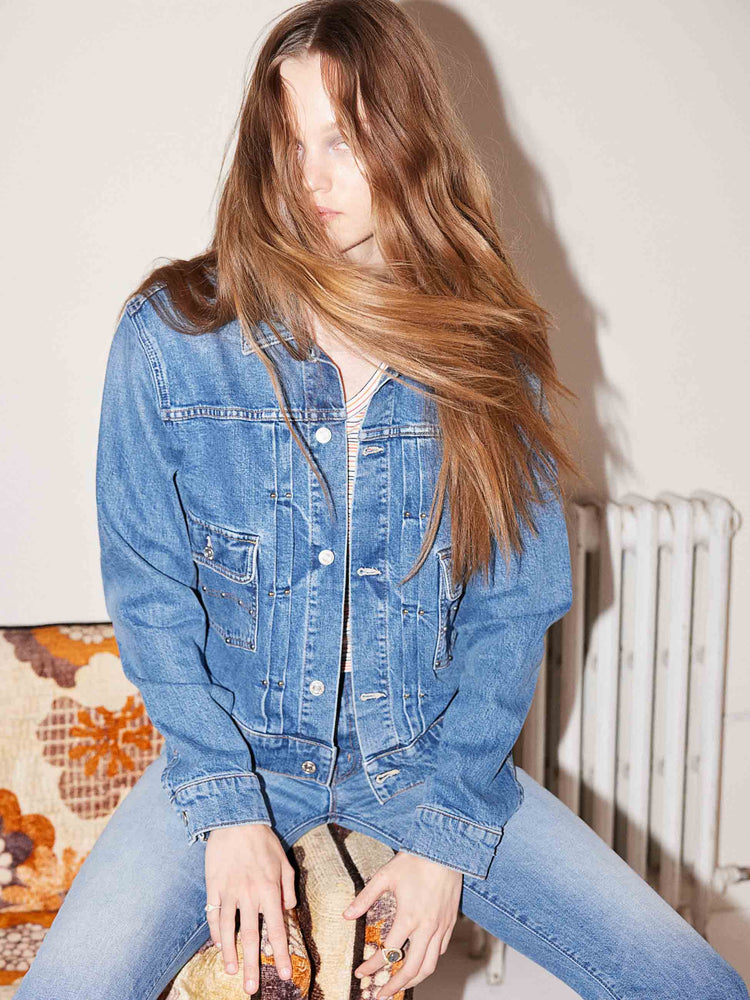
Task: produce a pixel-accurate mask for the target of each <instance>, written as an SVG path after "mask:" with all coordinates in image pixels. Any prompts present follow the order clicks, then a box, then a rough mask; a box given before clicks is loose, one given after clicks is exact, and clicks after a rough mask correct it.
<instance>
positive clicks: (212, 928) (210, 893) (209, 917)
mask: <svg viewBox="0 0 750 1000" xmlns="http://www.w3.org/2000/svg"><path fill="white" fill-rule="evenodd" d="M214 900H216V901H217V902H218V901H219V894H218V892H216V890H215V889H214V890H211V889H208V890H207V892H206V902H207V903H208V902H211V903H212V902H213V901H214ZM220 913H221V910H209V911H208V912H207V913H206V921H207V923H208V930H209V933H210V934H211V943H212V944H215V945H216V946H217V947H221V931H220V930H219V914H220Z"/></svg>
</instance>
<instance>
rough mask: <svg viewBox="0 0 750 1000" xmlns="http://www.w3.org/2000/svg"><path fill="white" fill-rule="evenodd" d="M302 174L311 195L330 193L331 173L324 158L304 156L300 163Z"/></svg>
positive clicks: (311, 155) (310, 155)
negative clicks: (323, 192) (321, 192)
mask: <svg viewBox="0 0 750 1000" xmlns="http://www.w3.org/2000/svg"><path fill="white" fill-rule="evenodd" d="M301 168H302V174H303V176H304V178H305V182H306V184H307V186H308V188H309V189H310V193H311V194H315V193H316V192H318V191H330V189H331V171H330V167H329V166H328V165H327V164H326V162H325V158H324V157H319V156H316V155H315V154H314V153H306V154H304V156H303V158H302V162H301Z"/></svg>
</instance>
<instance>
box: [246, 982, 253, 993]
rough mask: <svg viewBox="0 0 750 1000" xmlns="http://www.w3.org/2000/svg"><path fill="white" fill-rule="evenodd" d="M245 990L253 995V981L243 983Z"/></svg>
mask: <svg viewBox="0 0 750 1000" xmlns="http://www.w3.org/2000/svg"><path fill="white" fill-rule="evenodd" d="M245 989H248V990H250V992H251V993H255V980H254V979H248V981H247V982H246V983H245Z"/></svg>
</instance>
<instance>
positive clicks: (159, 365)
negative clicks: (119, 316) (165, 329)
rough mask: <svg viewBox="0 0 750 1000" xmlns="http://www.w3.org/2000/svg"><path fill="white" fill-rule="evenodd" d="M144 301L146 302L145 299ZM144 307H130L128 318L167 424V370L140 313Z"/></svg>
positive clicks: (168, 396) (161, 417) (162, 415)
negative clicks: (131, 308) (136, 336)
mask: <svg viewBox="0 0 750 1000" xmlns="http://www.w3.org/2000/svg"><path fill="white" fill-rule="evenodd" d="M152 294H153V293H152ZM143 301H144V302H145V301H146V300H145V298H144V300H143ZM142 305H143V302H141V303H140V304H139V305H138V306H137V307H136V308H135V309H133V310H132V311H131V310H130V308H129V307H128V316H129V318H130V321H131V323H132V324H133V326H134V327H135V331H136V333H137V335H138V343H139V344H140V347H141V350H142V351H143V353H144V355H145V358H146V362H147V364H148V366H149V371H150V372H151V378H152V380H153V383H154V390H155V393H156V404H157V407H158V410H159V418H160V419H161V421H162V422H163V423H166V422H167V420H166V417H165V411H166V410H169V409H170V408H171V405H172V404H171V401H170V395H169V380H168V378H167V369H166V365H165V364H164V358H163V356H162V353H161V351H160V350H159V347H158V344H157V342H156V338H155V337H154V336H153V334H152V333H151V332H150V331H149V329H148V327H147V325H146V321H145V317H144V315H143V313H142V312H141V311H140V310H141V306H142Z"/></svg>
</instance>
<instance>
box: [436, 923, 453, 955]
mask: <svg viewBox="0 0 750 1000" xmlns="http://www.w3.org/2000/svg"><path fill="white" fill-rule="evenodd" d="M455 926H456V922H455V920H454V921H453V923H452V924H451V925H450V927H449V928H448V930H447V931H446V932H445V934H443V940H442V941H441V942H440V954H441V955H444V954H445V953H446V951H447V950H448V945H449V944H450V940H451V938H452V937H453V929H454V927H455Z"/></svg>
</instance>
